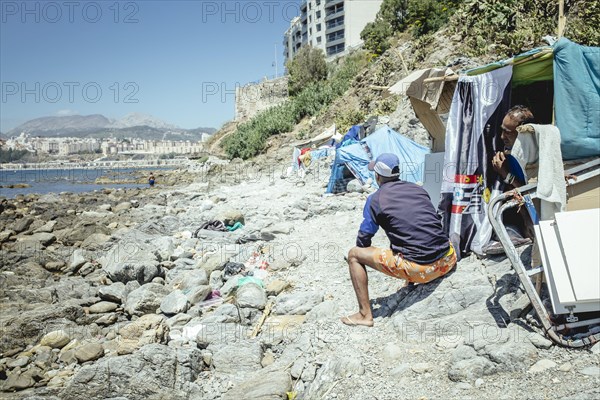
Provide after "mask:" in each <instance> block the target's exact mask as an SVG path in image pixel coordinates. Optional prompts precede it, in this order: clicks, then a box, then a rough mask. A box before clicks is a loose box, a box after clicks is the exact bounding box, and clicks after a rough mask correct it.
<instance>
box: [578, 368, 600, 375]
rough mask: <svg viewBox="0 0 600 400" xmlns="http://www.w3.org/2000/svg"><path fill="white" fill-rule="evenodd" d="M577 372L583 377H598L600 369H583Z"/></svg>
mask: <svg viewBox="0 0 600 400" xmlns="http://www.w3.org/2000/svg"><path fill="white" fill-rule="evenodd" d="M579 372H580V373H582V374H583V375H587V376H593V377H598V376H600V367H596V366H591V367H585V368H584V369H582V370H580V371H579Z"/></svg>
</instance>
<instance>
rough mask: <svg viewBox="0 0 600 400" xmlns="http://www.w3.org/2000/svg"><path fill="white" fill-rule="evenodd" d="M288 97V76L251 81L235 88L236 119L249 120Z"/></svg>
mask: <svg viewBox="0 0 600 400" xmlns="http://www.w3.org/2000/svg"><path fill="white" fill-rule="evenodd" d="M287 98H288V78H287V76H284V77H281V78H276V79H271V80H265V81H263V82H260V83H250V84H248V85H246V86H242V87H237V88H236V90H235V120H236V121H241V122H243V121H247V120H248V119H250V118H252V117H254V116H255V115H256V114H258V113H259V112H261V111H264V110H266V109H268V108H271V107H273V106H276V105H279V104H281V103H283V102H284V101H285V100H286V99H287Z"/></svg>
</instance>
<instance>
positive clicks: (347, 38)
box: [283, 0, 383, 61]
mask: <svg viewBox="0 0 600 400" xmlns="http://www.w3.org/2000/svg"><path fill="white" fill-rule="evenodd" d="M381 3H383V0H304V1H303V2H302V4H301V5H300V12H301V14H300V16H299V17H296V18H294V19H293V20H292V21H291V23H290V27H289V29H288V30H287V31H286V32H285V33H284V37H283V47H284V52H283V54H284V56H285V60H286V61H288V60H291V59H293V58H294V56H295V55H296V53H297V52H298V51H299V50H300V48H301V47H302V46H306V45H311V46H312V47H315V48H319V49H321V50H323V52H324V53H325V56H326V57H327V58H333V57H336V56H339V55H340V54H343V53H345V52H347V51H348V50H349V49H351V48H354V47H356V46H359V45H360V44H362V40H361V39H360V33H361V32H362V30H363V29H364V27H365V26H366V25H367V24H368V23H369V22H372V21H374V20H375V17H376V16H377V12H378V11H379V8H380V7H381Z"/></svg>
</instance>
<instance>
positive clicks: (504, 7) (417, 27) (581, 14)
mask: <svg viewBox="0 0 600 400" xmlns="http://www.w3.org/2000/svg"><path fill="white" fill-rule="evenodd" d="M564 10H565V15H566V17H567V25H566V29H565V32H564V35H565V37H567V38H569V39H571V40H573V41H575V42H577V43H579V44H582V45H588V46H599V45H600V28H599V27H600V1H598V0H572V1H565V8H564ZM558 12H559V10H558V1H557V0H502V1H500V0H384V1H383V4H382V6H381V9H380V11H379V13H378V14H377V18H376V20H375V21H374V22H372V23H370V24H367V26H366V27H365V29H364V30H363V31H362V33H361V38H362V39H363V40H364V42H365V47H366V48H367V49H368V50H369V51H370V52H371V53H373V54H374V55H380V54H382V53H383V52H384V51H386V50H387V49H388V48H389V47H390V46H391V44H392V39H393V37H394V35H397V34H399V33H402V32H409V33H411V34H412V35H413V37H414V38H422V37H424V36H426V35H429V34H432V33H434V32H436V31H437V30H439V29H440V28H444V27H445V28H447V29H448V31H449V33H451V34H457V35H458V36H459V38H460V42H461V44H462V46H461V47H462V50H463V52H464V53H465V54H466V55H468V56H480V55H483V54H490V53H491V54H493V55H495V56H497V57H509V56H512V55H515V54H518V53H521V52H524V51H527V50H530V49H532V48H534V47H538V46H540V45H542V44H544V43H543V42H542V37H544V36H546V35H551V36H556V35H557V29H558V28H557V26H558ZM425 39H426V38H425ZM425 42H427V40H425Z"/></svg>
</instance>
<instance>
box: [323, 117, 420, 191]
mask: <svg viewBox="0 0 600 400" xmlns="http://www.w3.org/2000/svg"><path fill="white" fill-rule="evenodd" d="M346 143H350V144H346ZM341 144H342V145H341V146H340V147H339V148H338V149H337V151H336V155H335V160H334V163H333V165H332V167H331V176H330V178H329V184H328V185H327V193H340V192H345V191H346V187H347V185H348V182H349V181H350V180H352V179H355V178H356V179H358V180H359V182H360V183H361V184H362V185H365V184H367V183H372V184H373V185H376V183H375V176H374V174H373V172H372V171H369V169H368V164H369V162H371V161H372V160H374V159H376V158H377V157H378V156H379V155H380V154H382V153H394V154H396V155H397V156H398V159H399V160H400V169H401V176H400V178H401V179H403V180H405V181H408V182H421V181H422V175H423V170H422V168H423V164H424V161H425V155H426V154H428V153H429V149H428V148H427V147H424V146H421V145H419V144H417V143H415V142H413V141H412V140H410V139H408V138H407V137H405V136H402V135H401V134H399V133H398V132H396V131H394V130H393V129H391V128H390V127H389V126H387V125H386V126H383V127H381V128H379V129H377V130H376V131H375V132H373V133H372V134H371V135H369V136H367V137H366V138H364V139H362V140H360V141H356V140H352V139H350V140H349V141H346V142H342V143H341Z"/></svg>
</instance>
